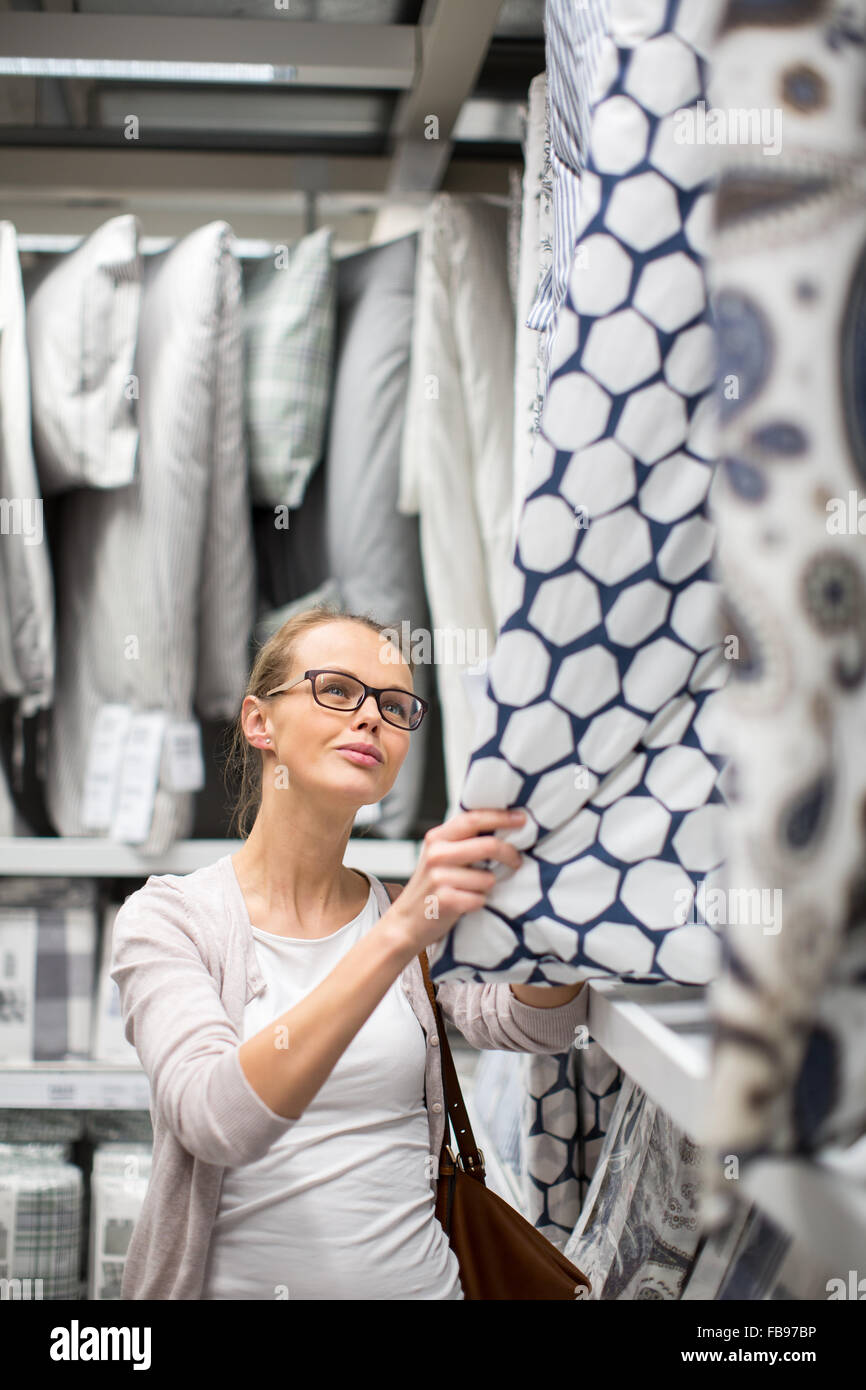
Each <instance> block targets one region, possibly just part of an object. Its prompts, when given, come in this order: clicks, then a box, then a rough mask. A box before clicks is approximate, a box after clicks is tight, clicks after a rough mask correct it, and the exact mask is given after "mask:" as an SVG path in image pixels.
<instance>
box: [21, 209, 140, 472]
mask: <svg viewBox="0 0 866 1390" xmlns="http://www.w3.org/2000/svg"><path fill="white" fill-rule="evenodd" d="M138 232H139V225H138V221H137V220H136V218H134V217H131V216H128V215H127V216H123V217H113V218H112V219H111V221H110V222H106V223H105V224H104V225H103V226H102V227H99V228H98V229H97V231H95V232H94V233H93V235H92V236H89V237H88V238H87V239H86V241H84V242H82V244H81V245H80V246H78V247H77V248H76V249H75V250H74V251H72V252H70V253H68V254H66V255H62V256H59V257H58V258H57V262H56V264H55V265H53V266H52V267H51V269H50V270H49V271H48V272H47V273H46V274H45V275H43V276H42V278H41V279H40V280H39V283H38V285H37V286H36V288H35V289H34V290H33V292H32V294H31V296H30V301H29V304H28V306H27V343H28V350H29V355H30V381H31V396H32V411H33V446H34V451H35V454H36V464H37V468H38V470H39V479H40V482H41V484H42V491H43V493H45V494H48V493H54V492H65V491H68V490H69V489H71V488H76V487H97V488H115V487H125V486H126V485H127V484H128V483H130V482H131V481H132V479H133V477H134V476H135V466H136V454H137V450H138V412H137V394H138V393H137V391H136V389H135V385H134V382H133V378H132V371H133V358H134V356H135V344H136V338H137V335H138V314H139V307H140V304H141V275H142V263H141V257H140V255H139V249H138Z"/></svg>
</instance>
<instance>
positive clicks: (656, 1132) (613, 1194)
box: [565, 1078, 703, 1299]
mask: <svg viewBox="0 0 866 1390" xmlns="http://www.w3.org/2000/svg"><path fill="white" fill-rule="evenodd" d="M702 1165H703V1155H702V1152H701V1150H700V1149H699V1148H698V1147H697V1145H695V1144H693V1143H692V1142H691V1140H690V1139H689V1138H688V1137H687V1136H686V1135H685V1134H683V1133H682V1132H681V1131H680V1130H678V1129H677V1127H676V1125H675V1124H674V1123H673V1121H672V1120H671V1119H670V1118H669V1117H668V1116H667V1115H665V1113H664V1112H663V1111H661V1110H659V1109H658V1108H657V1107H656V1106H655V1105H654V1104H653V1103H652V1101H650V1100H649V1099H648V1097H647V1096H646V1094H645V1093H644V1092H643V1091H642V1090H641V1089H640V1087H638V1086H636V1085H635V1083H634V1082H633V1081H632V1080H631V1079H630V1078H626V1080H625V1081H624V1082H623V1085H622V1088H621V1090H620V1092H619V1099H618V1101H617V1104H616V1108H615V1110H614V1113H613V1115H612V1117H611V1123H610V1130H609V1132H608V1136H607V1139H606V1141H605V1145H604V1150H603V1152H602V1154H601V1156H600V1158H599V1161H598V1166H597V1168H596V1171H595V1176H594V1178H593V1180H592V1184H591V1186H590V1189H589V1193H588V1195H587V1199H586V1203H585V1205H584V1208H583V1211H582V1212H581V1216H580V1220H579V1222H578V1224H577V1226H576V1227H575V1230H574V1233H573V1235H572V1236H571V1239H570V1240H569V1241H568V1242H567V1244H566V1246H565V1254H566V1256H567V1258H568V1259H570V1260H572V1261H574V1262H575V1263H576V1264H577V1265H578V1267H579V1268H580V1269H582V1270H584V1272H585V1273H586V1274H587V1276H588V1278H589V1279H590V1280H591V1282H592V1294H591V1297H592V1298H594V1299H615V1298H621V1299H648V1298H651V1299H677V1298H679V1297H680V1296H681V1294H682V1290H683V1287H684V1285H685V1282H686V1280H687V1278H688V1276H689V1274H690V1273H691V1270H692V1266H693V1263H694V1260H695V1255H696V1252H697V1249H698V1242H699V1240H700V1235H701V1231H700V1225H699V1215H698V1196H699V1181H700V1176H701V1169H702Z"/></svg>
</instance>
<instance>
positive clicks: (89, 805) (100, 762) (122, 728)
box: [81, 705, 132, 830]
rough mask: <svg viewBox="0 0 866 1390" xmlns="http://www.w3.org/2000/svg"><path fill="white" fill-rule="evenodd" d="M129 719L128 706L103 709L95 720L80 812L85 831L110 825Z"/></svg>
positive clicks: (104, 828)
mask: <svg viewBox="0 0 866 1390" xmlns="http://www.w3.org/2000/svg"><path fill="white" fill-rule="evenodd" d="M131 719H132V710H131V708H130V706H129V705H102V706H101V708H100V710H99V712H98V714H97V716H96V722H95V723H94V726H93V733H92V735H91V739H90V749H89V751H88V755H87V767H86V770H85V773H84V798H83V806H82V812H81V814H82V820H83V823H84V825H85V827H86V828H87V829H88V830H107V829H108V827H109V826H110V825H111V821H112V817H113V815H114V808H115V805H116V803H117V791H118V783H119V778H120V767H121V763H122V761H123V749H124V746H125V744H126V736H127V733H128V732H129V725H130V721H131Z"/></svg>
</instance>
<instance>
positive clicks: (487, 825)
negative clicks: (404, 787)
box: [424, 807, 526, 840]
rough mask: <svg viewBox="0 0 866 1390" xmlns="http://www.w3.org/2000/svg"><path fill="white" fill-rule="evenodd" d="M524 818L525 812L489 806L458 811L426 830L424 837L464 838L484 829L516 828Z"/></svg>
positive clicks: (427, 838) (428, 838)
mask: <svg viewBox="0 0 866 1390" xmlns="http://www.w3.org/2000/svg"><path fill="white" fill-rule="evenodd" d="M525 819H526V814H525V812H524V811H520V810H516V809H512V810H510V811H503V810H501V809H497V808H495V807H489V808H484V809H482V810H478V811H458V813H457V815H455V816H451V818H450V819H449V820H446V821H443V822H442V824H441V825H437V826H434V828H433V829H432V830H428V831H427V834H426V835H425V836H424V839H425V840H431V839H432V840H465V839H466V838H467V837H468V836H470V835H478V834H480V833H482V832H483V831H485V830H503V829H516V828H517V826H519V825H522V824H523V822H524V821H525Z"/></svg>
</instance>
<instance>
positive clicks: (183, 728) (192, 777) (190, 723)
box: [165, 719, 204, 792]
mask: <svg viewBox="0 0 866 1390" xmlns="http://www.w3.org/2000/svg"><path fill="white" fill-rule="evenodd" d="M165 740H166V750H165V751H166V760H167V765H168V766H167V775H168V785H169V787H170V788H171V790H172V791H175V792H197V791H201V789H202V787H203V786H204V758H203V757H202V751H201V729H200V727H199V724H198V721H197V720H196V719H183V720H181V719H176V720H173V721H172V723H170V724H169V726H168V728H167V730H166V735H165Z"/></svg>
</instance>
